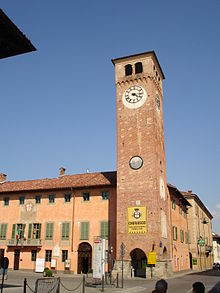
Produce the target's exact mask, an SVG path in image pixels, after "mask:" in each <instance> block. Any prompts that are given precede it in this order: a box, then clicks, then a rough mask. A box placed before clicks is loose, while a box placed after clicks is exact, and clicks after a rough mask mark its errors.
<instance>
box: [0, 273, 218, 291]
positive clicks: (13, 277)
mask: <svg viewBox="0 0 220 293" xmlns="http://www.w3.org/2000/svg"><path fill="white" fill-rule="evenodd" d="M42 277H43V276H42V274H40V273H34V272H25V271H9V272H8V278H7V280H5V283H4V287H3V293H23V284H24V278H26V279H27V284H28V286H29V288H30V289H29V288H27V293H31V292H32V290H33V291H34V288H35V282H36V280H37V279H39V278H42ZM55 277H60V279H61V290H60V293H67V292H73V293H82V286H80V287H79V288H78V289H76V290H74V289H75V288H77V287H78V286H79V285H80V283H81V282H82V276H81V275H77V276H73V275H66V274H57V275H55ZM196 281H202V282H203V283H204V284H205V287H206V292H209V290H210V289H211V288H213V287H214V286H215V285H216V284H217V286H218V288H219V290H220V271H214V270H210V271H204V272H198V273H190V272H187V273H182V274H175V275H174V276H172V277H170V278H168V279H167V282H168V293H177V292H178V293H186V292H189V291H190V289H191V288H192V284H193V283H194V282H196ZM155 282H156V280H145V279H141V278H135V279H129V280H124V288H115V287H106V288H104V292H106V293H111V292H112V293H133V292H134V293H144V292H149V293H150V292H152V290H153V289H154V286H155ZM0 288H1V285H0ZM98 292H101V288H91V287H86V288H85V293H98ZM215 292H217V291H215ZM219 292H220V291H219Z"/></svg>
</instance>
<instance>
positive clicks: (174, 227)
mask: <svg viewBox="0 0 220 293" xmlns="http://www.w3.org/2000/svg"><path fill="white" fill-rule="evenodd" d="M177 232H178V231H177V227H176V226H173V240H175V241H177V239H178V234H177Z"/></svg>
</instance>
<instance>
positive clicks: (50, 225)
mask: <svg viewBox="0 0 220 293" xmlns="http://www.w3.org/2000/svg"><path fill="white" fill-rule="evenodd" d="M53 232H54V222H47V223H46V224H45V240H53Z"/></svg>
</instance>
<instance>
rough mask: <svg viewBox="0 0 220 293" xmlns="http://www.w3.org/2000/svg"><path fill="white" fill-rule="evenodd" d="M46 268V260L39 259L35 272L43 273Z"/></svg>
mask: <svg viewBox="0 0 220 293" xmlns="http://www.w3.org/2000/svg"><path fill="white" fill-rule="evenodd" d="M44 267H45V259H44V258H37V259H36V264H35V272H36V273H43V271H44Z"/></svg>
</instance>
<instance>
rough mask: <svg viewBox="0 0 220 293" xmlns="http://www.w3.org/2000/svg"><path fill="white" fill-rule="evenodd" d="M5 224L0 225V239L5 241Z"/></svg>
mask: <svg viewBox="0 0 220 293" xmlns="http://www.w3.org/2000/svg"><path fill="white" fill-rule="evenodd" d="M7 227H8V225H7V224H1V225H0V239H2V240H3V239H6V234H7Z"/></svg>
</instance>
